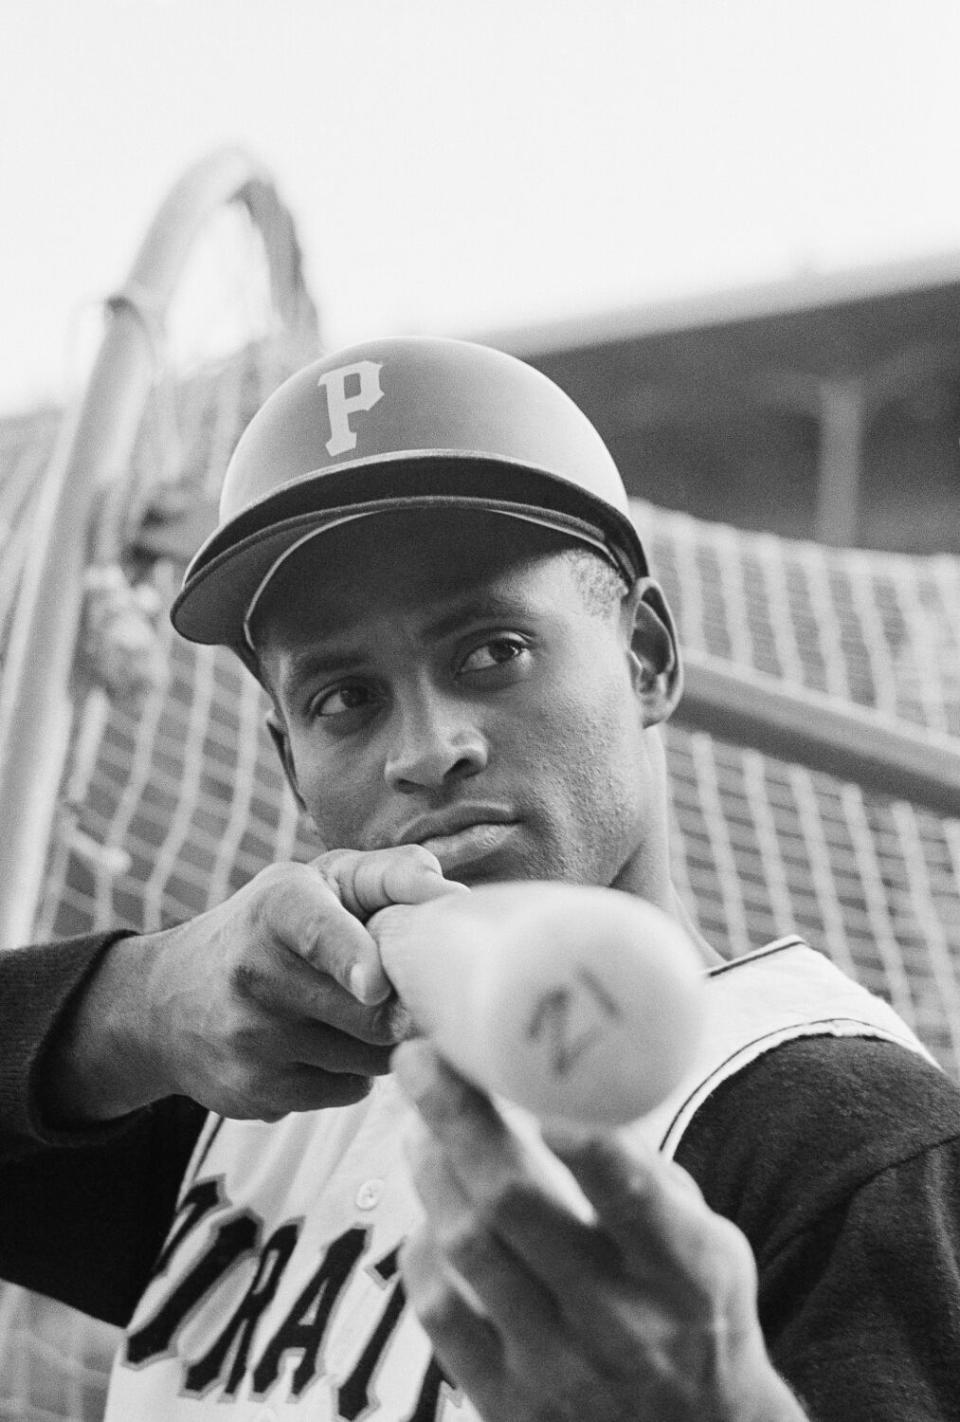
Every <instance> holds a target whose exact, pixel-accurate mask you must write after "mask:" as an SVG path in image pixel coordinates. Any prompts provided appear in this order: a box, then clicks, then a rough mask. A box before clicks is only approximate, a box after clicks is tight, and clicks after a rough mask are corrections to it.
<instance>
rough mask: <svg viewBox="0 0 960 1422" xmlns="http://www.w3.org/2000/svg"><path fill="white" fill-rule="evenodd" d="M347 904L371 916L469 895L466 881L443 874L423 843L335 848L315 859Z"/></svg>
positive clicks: (328, 880) (346, 906)
mask: <svg viewBox="0 0 960 1422" xmlns="http://www.w3.org/2000/svg"><path fill="white" fill-rule="evenodd" d="M314 867H315V868H317V869H318V870H319V871H320V873H321V874H322V876H323V877H324V879H326V881H327V883H328V884H330V886H331V888H332V889H333V890H334V892H335V893H336V894H337V896H338V897H339V898H340V900H341V902H342V903H343V905H344V907H345V908H347V909H349V910H350V912H351V913H352V914H355V915H356V916H357V917H358V918H363V919H365V918H367V917H369V915H370V914H372V913H376V911H377V909H382V908H387V907H388V905H390V904H424V903H428V902H429V901H430V900H431V899H438V898H440V897H442V896H443V895H444V894H465V893H468V892H469V890H468V889H467V888H466V887H465V885H463V884H455V883H453V882H451V880H449V879H445V878H444V877H443V870H442V869H441V868H440V861H439V860H438V859H437V857H436V855H435V854H431V853H430V851H429V850H428V849H424V848H423V846H422V845H419V844H401V845H398V846H396V847H395V848H393V849H374V850H368V851H365V852H362V851H360V850H357V849H335V850H333V851H331V852H330V853H329V854H323V855H321V856H320V858H319V859H315V860H314Z"/></svg>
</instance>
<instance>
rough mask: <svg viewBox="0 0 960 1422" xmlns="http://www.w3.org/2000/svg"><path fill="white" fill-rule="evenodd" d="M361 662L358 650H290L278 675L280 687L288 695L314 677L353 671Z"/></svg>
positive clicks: (306, 648)
mask: <svg viewBox="0 0 960 1422" xmlns="http://www.w3.org/2000/svg"><path fill="white" fill-rule="evenodd" d="M362 664H363V659H362V657H361V656H360V654H359V653H358V652H350V651H347V650H346V649H344V651H342V652H338V651H331V652H316V651H313V650H312V648H309V647H305V648H304V649H303V651H301V652H292V653H291V654H290V656H289V659H287V660H286V665H285V666H284V668H283V670H282V672H281V675H280V684H281V689H282V690H283V691H284V693H285V694H286V695H288V696H289V695H291V694H292V693H294V692H296V690H297V688H298V687H300V686H303V684H304V683H305V682H309V681H312V680H313V679H314V678H315V677H318V676H329V675H330V673H331V672H341V671H353V670H355V669H356V668H357V667H359V666H361V665H362Z"/></svg>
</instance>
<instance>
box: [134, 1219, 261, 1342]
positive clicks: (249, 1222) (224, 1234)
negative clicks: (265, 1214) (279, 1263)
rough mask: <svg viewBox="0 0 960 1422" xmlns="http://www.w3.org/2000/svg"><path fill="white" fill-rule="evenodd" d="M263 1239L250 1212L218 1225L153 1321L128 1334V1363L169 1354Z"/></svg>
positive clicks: (148, 1321)
mask: <svg viewBox="0 0 960 1422" xmlns="http://www.w3.org/2000/svg"><path fill="white" fill-rule="evenodd" d="M259 1237H260V1220H259V1219H258V1217H257V1216H256V1215H254V1214H252V1213H250V1212H249V1211H247V1210H244V1211H243V1212H241V1213H240V1214H236V1215H234V1216H233V1217H232V1218H231V1219H228V1220H223V1221H221V1223H220V1224H218V1225H217V1227H216V1230H215V1231H214V1235H213V1239H212V1240H211V1241H210V1243H209V1245H208V1246H207V1248H206V1249H205V1250H204V1252H203V1254H202V1255H201V1256H200V1258H199V1259H198V1260H197V1261H196V1263H195V1264H194V1265H193V1266H192V1268H191V1269H190V1271H189V1273H187V1274H186V1275H185V1276H184V1278H183V1279H181V1280H180V1283H179V1284H178V1285H177V1287H176V1288H175V1289H174V1290H173V1292H172V1293H171V1294H170V1295H169V1297H168V1298H167V1299H166V1301H165V1302H164V1303H163V1304H162V1305H161V1307H160V1308H159V1309H158V1310H157V1312H156V1313H155V1314H154V1315H153V1317H152V1318H151V1319H148V1320H147V1322H146V1323H145V1324H143V1326H142V1327H140V1328H138V1329H137V1330H136V1332H134V1333H130V1334H128V1335H127V1351H126V1356H127V1361H128V1362H129V1363H132V1364H134V1365H136V1364H139V1363H148V1362H150V1360H151V1359H153V1358H158V1357H163V1356H164V1355H165V1354H167V1353H169V1352H170V1350H171V1346H172V1344H173V1340H174V1338H175V1337H176V1335H177V1334H178V1333H179V1331H180V1329H181V1328H182V1327H183V1325H184V1324H185V1323H186V1321H187V1319H188V1318H189V1317H190V1316H191V1314H192V1313H193V1312H194V1310H195V1309H196V1308H197V1307H198V1306H199V1305H200V1303H201V1302H202V1301H203V1299H205V1298H206V1296H207V1294H209V1293H210V1291H211V1289H213V1288H214V1286H215V1285H216V1284H218V1283H219V1282H220V1280H221V1279H222V1278H223V1277H224V1275H225V1274H227V1273H228V1272H229V1271H230V1270H231V1269H233V1268H235V1267H236V1265H237V1264H238V1263H239V1262H240V1260H241V1259H243V1258H245V1257H246V1256H247V1255H248V1254H252V1253H253V1251H254V1249H255V1248H256V1246H257V1241H258V1239H259Z"/></svg>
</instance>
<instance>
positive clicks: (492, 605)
mask: <svg viewBox="0 0 960 1422" xmlns="http://www.w3.org/2000/svg"><path fill="white" fill-rule="evenodd" d="M523 615H526V616H529V615H530V606H529V604H528V603H527V602H526V601H522V600H521V599H519V598H512V597H510V596H509V595H504V594H503V593H484V594H482V595H481V596H479V597H472V598H470V597H468V598H465V599H464V600H463V601H462V602H460V603H458V604H457V605H456V606H454V607H451V608H448V609H447V610H446V611H444V612H442V613H440V615H439V616H438V617H436V618H434V619H433V621H432V622H428V623H427V625H426V627H425V628H424V632H425V633H426V635H427V636H428V637H446V636H447V635H449V633H451V632H456V631H457V629H458V628H460V627H462V626H464V624H465V623H468V622H495V621H502V620H504V619H509V618H513V617H520V616H523Z"/></svg>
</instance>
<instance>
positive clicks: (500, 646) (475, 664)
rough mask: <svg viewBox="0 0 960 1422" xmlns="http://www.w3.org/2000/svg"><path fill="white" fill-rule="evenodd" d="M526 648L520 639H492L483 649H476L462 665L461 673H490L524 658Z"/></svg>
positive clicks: (485, 643)
mask: <svg viewBox="0 0 960 1422" xmlns="http://www.w3.org/2000/svg"><path fill="white" fill-rule="evenodd" d="M525 651H526V647H525V646H524V644H523V642H521V641H520V639H519V638H518V637H492V638H491V639H490V641H489V642H484V644H483V646H482V647H476V648H474V650H473V651H472V652H470V653H469V655H468V656H466V657H464V659H463V661H462V662H461V663H460V671H461V672H476V671H488V670H490V668H492V667H501V666H503V665H504V663H506V662H512V661H514V660H515V659H516V658H517V657H519V656H522V654H523V653H524V652H525Z"/></svg>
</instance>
